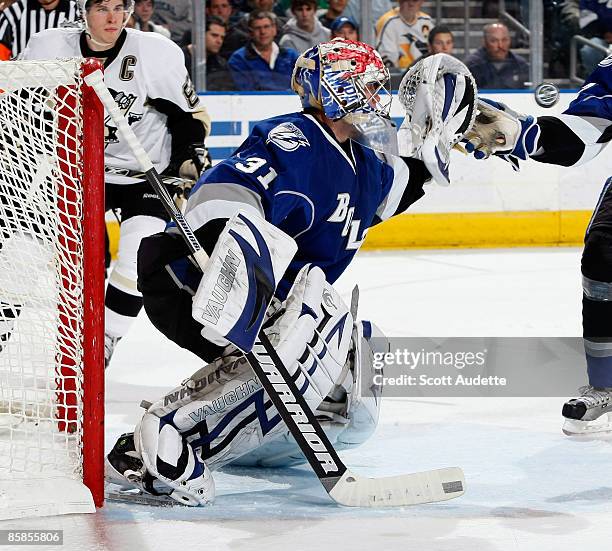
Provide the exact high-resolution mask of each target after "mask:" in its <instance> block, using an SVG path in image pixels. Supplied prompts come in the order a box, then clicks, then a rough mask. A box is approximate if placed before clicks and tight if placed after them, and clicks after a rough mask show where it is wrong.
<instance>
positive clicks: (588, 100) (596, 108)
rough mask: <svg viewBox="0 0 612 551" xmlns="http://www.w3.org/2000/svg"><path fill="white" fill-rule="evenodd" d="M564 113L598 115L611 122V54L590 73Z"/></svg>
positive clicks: (584, 115)
mask: <svg viewBox="0 0 612 551" xmlns="http://www.w3.org/2000/svg"><path fill="white" fill-rule="evenodd" d="M565 114H566V115H578V116H582V117H599V118H602V119H606V120H607V121H609V122H612V55H609V56H608V57H607V58H606V59H604V60H603V61H601V62H600V63H599V65H598V66H597V68H596V69H595V70H594V71H593V72H592V73H591V75H590V76H589V78H588V79H587V80H586V82H585V83H584V86H583V87H582V88H581V89H580V92H579V93H578V97H577V98H576V99H574V100H573V101H572V102H571V103H570V106H569V107H568V108H567V110H566V111H565Z"/></svg>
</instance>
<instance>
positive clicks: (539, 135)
mask: <svg viewBox="0 0 612 551" xmlns="http://www.w3.org/2000/svg"><path fill="white" fill-rule="evenodd" d="M479 111H480V114H479V115H478V116H477V118H476V123H475V125H474V127H473V129H472V131H471V133H470V134H469V135H468V136H467V137H468V142H467V149H468V150H469V151H473V152H474V156H475V157H477V158H485V157H488V155H489V154H490V153H493V154H495V155H497V156H500V157H502V158H503V159H505V160H507V161H509V162H511V163H512V165H513V166H514V167H515V168H518V163H519V161H525V160H527V159H529V158H531V159H534V160H536V161H539V162H541V163H552V164H556V165H561V166H578V165H581V164H583V163H585V162H588V161H589V160H591V159H593V158H594V157H595V156H597V155H607V158H608V159H610V153H609V148H608V149H606V146H607V144H608V143H609V142H610V141H611V140H612V55H610V56H608V57H607V58H606V59H604V60H603V61H601V63H600V64H599V66H598V67H597V68H596V69H595V71H593V73H592V74H591V75H590V76H589V78H588V79H587V80H586V82H585V84H584V85H583V87H582V89H581V90H580V92H579V94H578V96H577V97H576V98H575V99H574V100H573V101H572V102H571V104H570V106H569V108H568V109H567V110H566V111H565V112H564V113H563V114H562V115H559V116H558V117H550V116H549V117H538V118H535V117H532V116H530V115H523V114H520V113H516V112H515V111H513V110H512V109H511V108H510V107H508V106H507V105H504V104H501V103H498V102H491V101H488V100H487V103H485V102H482V101H481V102H480V103H479ZM582 289H583V296H582V326H583V337H584V349H585V354H586V363H587V373H588V379H589V384H588V385H587V386H585V387H582V388H581V389H580V394H581V395H580V396H579V397H578V398H575V399H572V400H569V401H568V402H566V403H565V404H564V406H563V409H562V414H563V416H564V417H565V423H564V425H563V432H565V433H566V434H568V435H581V434H592V433H599V432H611V431H612V323H611V320H612V176H611V177H610V178H608V180H607V181H606V182H605V184H604V187H603V190H602V192H601V195H600V197H599V201H598V202H597V206H596V207H595V212H594V213H593V216H592V217H591V221H590V223H589V225H588V228H587V231H586V236H585V242H584V251H583V254H582Z"/></svg>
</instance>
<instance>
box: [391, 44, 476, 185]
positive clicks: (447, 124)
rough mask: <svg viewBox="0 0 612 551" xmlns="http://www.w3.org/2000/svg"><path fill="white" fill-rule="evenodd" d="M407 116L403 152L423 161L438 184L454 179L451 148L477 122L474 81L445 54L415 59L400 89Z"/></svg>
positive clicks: (401, 140)
mask: <svg viewBox="0 0 612 551" xmlns="http://www.w3.org/2000/svg"><path fill="white" fill-rule="evenodd" d="M398 98H399V100H400V103H401V104H402V105H403V107H404V110H405V112H406V117H405V119H404V121H403V123H402V125H401V127H400V129H399V132H398V141H399V151H400V155H402V156H405V157H417V158H419V159H421V160H423V162H424V163H425V165H426V166H427V169H428V170H429V172H430V173H431V175H432V177H433V179H434V180H435V181H436V183H438V184H440V185H448V184H449V183H450V175H449V166H450V152H451V149H453V148H454V147H455V146H456V145H457V144H458V143H459V141H460V140H461V139H462V138H463V137H464V136H465V135H466V134H467V132H468V131H469V130H470V129H471V128H472V126H473V125H474V120H475V118H476V101H477V99H478V95H477V89H476V82H475V81H474V77H473V76H472V74H471V73H470V71H469V69H468V68H467V67H466V66H465V65H464V64H463V63H461V61H459V60H458V59H456V58H454V57H452V56H450V55H447V54H436V55H432V56H428V57H426V58H424V59H421V60H419V61H418V62H417V63H415V64H414V65H413V66H412V68H411V69H410V70H409V71H408V72H407V73H406V75H405V76H404V78H403V79H402V82H401V84H400V87H399V94H398Z"/></svg>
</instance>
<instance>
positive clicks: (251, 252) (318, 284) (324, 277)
mask: <svg viewBox="0 0 612 551" xmlns="http://www.w3.org/2000/svg"><path fill="white" fill-rule="evenodd" d="M440 55H442V56H443V54H440ZM441 60H446V56H444V57H442V58H440V57H436V56H432V57H431V58H428V59H427V60H425V61H424V62H423V63H424V64H425V66H426V67H427V68H429V69H430V70H429V71H423V72H421V73H419V74H420V75H425V74H428V75H429V76H430V77H433V79H431V80H429V81H428V82H429V83H431V84H433V82H434V80H435V81H436V82H437V87H436V90H435V91H434V90H431V89H429V88H427V86H425V89H421V88H420V84H421V83H422V80H423V79H421V78H417V79H415V81H414V82H413V84H414V86H413V87H412V93H413V96H415V95H416V96H418V95H419V94H420V93H421V92H422V93H427V94H430V93H434V92H435V93H437V94H439V99H440V100H441V101H439V102H436V104H439V105H444V106H445V107H444V112H443V113H438V114H437V117H438V118H437V119H436V120H434V121H431V122H432V124H430V125H427V128H428V129H432V128H436V129H438V130H439V131H440V136H441V135H444V139H442V138H441V137H440V136H438V138H440V139H437V140H435V141H436V144H438V145H437V146H436V147H440V143H442V142H444V141H445V140H448V142H447V143H446V148H447V149H449V150H450V147H452V145H453V144H454V143H455V142H456V141H458V140H459V139H460V138H461V137H462V136H463V135H464V133H465V132H466V131H467V130H468V129H469V128H470V126H471V124H472V122H473V117H474V116H475V111H474V105H475V94H476V90H475V86H474V84H473V80H472V79H471V76H470V75H469V72H468V71H467V69H465V67H463V66H462V65H461V64H459V65H461V67H462V68H463V69H464V72H463V73H455V72H453V71H451V70H445V69H447V68H446V67H445V65H444V63H442V62H441ZM436 76H437V77H439V78H436ZM388 78H389V73H388V71H387V69H386V68H385V66H384V64H383V62H382V59H381V57H380V55H379V54H378V53H377V52H376V51H375V50H373V49H372V48H371V47H370V46H368V45H367V44H362V43H359V42H351V41H347V40H344V39H335V40H333V41H331V42H326V43H321V44H319V45H318V46H315V47H314V48H311V49H309V50H307V51H306V52H304V53H303V54H302V55H301V56H300V58H299V59H298V60H297V62H296V66H295V69H294V74H293V79H292V87H293V89H294V91H296V93H297V94H298V95H299V96H300V99H301V101H302V106H303V108H304V111H302V112H298V113H290V114H286V115H281V116H277V117H273V118H271V119H267V120H264V121H261V122H260V123H258V124H257V125H256V126H255V127H254V128H253V130H252V131H251V134H250V136H249V137H248V138H247V140H246V141H245V142H244V143H243V144H242V145H241V146H240V147H239V148H238V149H237V151H236V152H235V153H234V154H233V155H232V156H231V157H230V158H228V159H226V160H224V161H222V162H221V163H219V164H218V165H217V166H215V167H214V168H212V169H211V170H209V171H207V172H206V173H204V174H203V176H202V177H201V178H200V180H199V181H198V184H197V185H196V187H195V188H194V190H193V192H192V194H191V195H190V197H189V200H188V203H187V209H186V213H185V216H186V218H187V221H188V222H189V223H190V225H191V226H192V227H193V228H194V232H195V235H196V237H197V238H198V240H199V242H200V243H201V244H202V246H203V247H204V249H205V250H206V252H207V254H208V255H209V256H210V258H209V260H208V262H207V264H206V267H205V270H204V275H203V274H202V273H201V272H200V271H199V270H198V269H197V268H196V267H195V266H194V264H193V262H192V261H191V260H190V258H189V249H188V248H187V246H186V245H185V243H184V241H183V239H182V238H181V236H180V234H179V233H178V232H177V229H176V228H175V227H172V226H170V227H169V228H168V229H167V230H166V231H165V232H163V233H159V234H156V235H154V236H151V237H148V238H146V239H144V240H143V242H142V244H141V246H140V250H139V253H138V282H139V286H140V288H141V289H142V292H143V296H144V301H145V309H146V311H147V314H148V315H149V318H150V319H151V321H152V322H153V324H154V325H155V326H156V327H157V328H158V329H159V330H160V331H161V332H162V333H164V334H165V335H166V336H167V337H168V338H170V339H171V340H173V341H174V342H176V343H177V344H179V345H180V346H182V347H184V348H186V349H187V350H190V351H191V352H193V353H194V354H196V355H197V356H198V357H200V358H202V360H204V361H206V362H208V364H207V365H206V366H204V367H203V368H202V369H201V370H200V371H198V372H197V373H195V374H194V375H192V376H191V377H188V378H187V379H185V380H184V381H183V383H182V384H181V385H179V386H178V387H177V388H175V389H174V390H173V391H171V392H169V393H168V394H166V395H165V396H163V397H162V398H161V399H159V400H157V401H156V402H155V403H152V404H146V406H147V407H146V413H145V414H144V416H143V418H142V420H141V421H140V422H139V424H138V425H137V426H136V428H135V431H134V433H129V434H126V435H123V436H122V437H121V438H120V439H119V440H118V442H117V443H116V444H115V446H114V448H113V449H112V451H111V452H110V453H109V455H108V457H107V463H106V477H107V480H108V481H109V482H112V483H115V484H118V485H119V486H122V487H124V488H129V487H132V488H140V489H141V490H142V491H144V492H148V493H162V494H165V495H166V496H170V498H172V499H176V500H178V501H180V502H182V503H186V504H189V505H199V504H205V503H208V502H210V501H212V499H213V498H214V483H213V478H212V472H214V471H215V470H216V469H219V468H220V467H222V466H223V465H226V464H228V463H231V464H234V465H236V464H239V465H250V466H253V465H260V466H267V467H272V466H281V465H290V464H294V463H299V462H304V461H305V458H304V456H303V455H302V453H301V451H300V449H299V448H298V447H297V445H296V442H295V441H294V439H293V437H292V436H291V434H290V433H289V431H288V429H287V427H286V426H285V424H284V423H283V422H282V420H281V418H280V416H279V414H278V412H277V411H276V409H275V407H274V406H273V404H272V402H271V400H270V399H269V397H268V395H267V394H266V393H265V392H264V389H263V388H262V386H261V383H260V381H259V380H258V379H257V377H256V376H255V374H254V372H253V370H252V369H251V367H250V365H249V364H248V363H247V362H246V360H245V359H244V358H243V357H242V356H241V354H240V353H239V352H238V351H237V349H236V347H235V346H233V345H230V344H229V342H232V343H237V342H238V340H239V338H241V337H242V336H244V335H251V336H253V334H255V335H256V334H257V331H258V328H259V326H260V325H261V323H263V327H264V330H265V331H266V333H267V334H268V336H269V338H270V340H271V342H272V345H273V346H274V348H275V350H276V352H277V354H278V355H279V357H280V358H281V360H282V362H283V364H284V365H285V366H286V367H287V369H288V371H289V373H290V375H291V376H292V378H293V380H294V381H295V383H296V386H297V388H298V389H299V391H300V392H301V393H302V394H303V396H304V398H305V400H306V402H307V403H308V405H309V406H310V408H311V409H312V410H313V412H315V415H316V416H317V418H318V419H319V420H320V421H321V423H322V426H323V428H324V430H325V432H326V433H327V435H328V436H329V439H330V441H331V442H332V444H333V445H334V447H335V448H336V449H344V448H350V447H354V446H357V445H359V444H361V443H362V442H364V441H365V440H366V439H367V438H368V437H369V436H370V435H371V434H372V433H373V431H374V429H375V427H376V424H377V420H378V413H379V407H380V395H379V389H378V388H377V387H376V386H375V385H374V384H373V383H372V375H373V353H374V352H381V351H382V350H385V346H386V345H387V344H386V343H387V341H386V339H384V337H383V336H382V334H381V333H380V331H378V330H377V329H376V326H375V325H374V324H373V323H370V322H366V321H360V320H357V319H355V317H356V310H357V308H356V302H354V303H353V304H352V305H351V307H349V306H347V305H346V304H345V303H344V301H343V299H342V297H340V295H339V294H338V293H337V292H336V291H335V289H334V288H333V283H334V282H335V281H336V279H337V278H338V277H339V276H340V275H341V274H342V272H343V271H344V270H345V269H346V267H347V266H348V265H349V263H350V262H351V260H352V258H353V257H354V255H355V254H356V252H357V250H358V249H359V247H360V246H361V243H362V242H363V239H364V235H365V232H366V231H367V230H368V228H369V227H371V226H373V225H375V224H378V223H381V222H383V221H384V220H386V219H388V218H390V217H392V216H394V215H395V214H398V213H400V212H403V211H404V210H406V208H408V207H409V206H410V205H411V204H412V203H414V202H415V201H416V200H418V199H419V198H420V197H422V195H423V194H424V192H423V189H422V188H423V184H424V183H425V182H426V181H428V180H430V178H431V175H430V172H429V167H430V166H431V165H427V166H426V165H425V163H424V162H423V161H422V160H420V159H418V158H408V157H405V158H400V157H399V156H396V155H392V154H391V153H389V151H391V148H392V146H393V142H394V139H395V140H396V139H397V135H396V133H395V130H394V129H393V128H390V126H389V125H388V124H387V123H388V113H389V107H390V100H391V96H390V93H389V91H388V89H387V88H386V84H387V83H388ZM413 107H414V105H411V106H410V107H409V113H408V114H407V116H408V119H410V120H413V118H414V120H416V119H418V120H421V119H420V118H419V117H418V116H416V117H415V115H416V114H415V112H414V109H413ZM421 114H422V113H419V114H418V115H419V116H420V115H421ZM425 118H426V117H425V116H423V119H425ZM408 122H409V121H408ZM424 128H425V127H423V129H424ZM388 130H391V132H388ZM423 137H425V136H423ZM418 139H419V138H418V132H415V133H414V136H413V143H412V145H413V147H414V148H415V149H416V150H418V145H419V144H418V143H415V140H416V141H418ZM364 144H369V146H370V147H368V146H367V145H364ZM396 145H397V144H396ZM374 147H375V148H377V149H378V151H374V150H373V148H374ZM385 151H386V152H385ZM444 153H446V154H448V151H446V152H442V157H444V158H446V157H447V155H446V154H444ZM438 159H439V157H438ZM435 165H436V167H435V168H434V167H432V174H434V173H435V174H436V176H440V177H441V178H442V179H444V175H441V174H440V172H441V169H440V165H442V162H441V161H440V160H436V161H435ZM442 172H444V173H445V174H448V172H447V170H443V171H442ZM444 183H446V182H444ZM209 267H210V269H209ZM217 268H218V270H217ZM211 288H212V295H211V297H212V298H210V299H209V298H208V297H209V295H208V290H209V289H211ZM270 299H272V302H271V306H270V308H269V309H267V311H266V306H267V304H268V302H269V300H270ZM220 320H221V321H220ZM227 320H230V321H231V323H229V324H226V323H225V322H226V321H227ZM222 326H223V329H221V327H222ZM377 335H378V337H379V338H378V339H373V338H372V337H374V336H377ZM228 341H229V342H228ZM251 346H252V342H251ZM387 346H388V345H387ZM241 348H242V349H243V350H248V349H249V348H248V346H241Z"/></svg>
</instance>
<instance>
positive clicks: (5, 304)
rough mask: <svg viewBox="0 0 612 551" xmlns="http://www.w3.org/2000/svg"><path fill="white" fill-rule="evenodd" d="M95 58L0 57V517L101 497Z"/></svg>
mask: <svg viewBox="0 0 612 551" xmlns="http://www.w3.org/2000/svg"><path fill="white" fill-rule="evenodd" d="M99 68H101V64H100V62H98V61H94V60H82V59H72V60H50V61H10V62H0V519H2V518H15V517H20V516H37V515H53V514H62V513H74V512H91V511H93V510H95V509H94V504H95V506H98V507H99V506H101V505H102V503H103V499H104V466H103V462H104V242H105V241H104V110H103V108H102V105H101V103H100V101H99V99H98V97H97V96H96V94H95V93H94V92H93V90H91V89H90V88H89V87H88V86H87V85H86V84H85V83H84V82H83V78H84V76H85V75H87V74H89V73H90V72H92V71H94V70H96V69H99Z"/></svg>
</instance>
